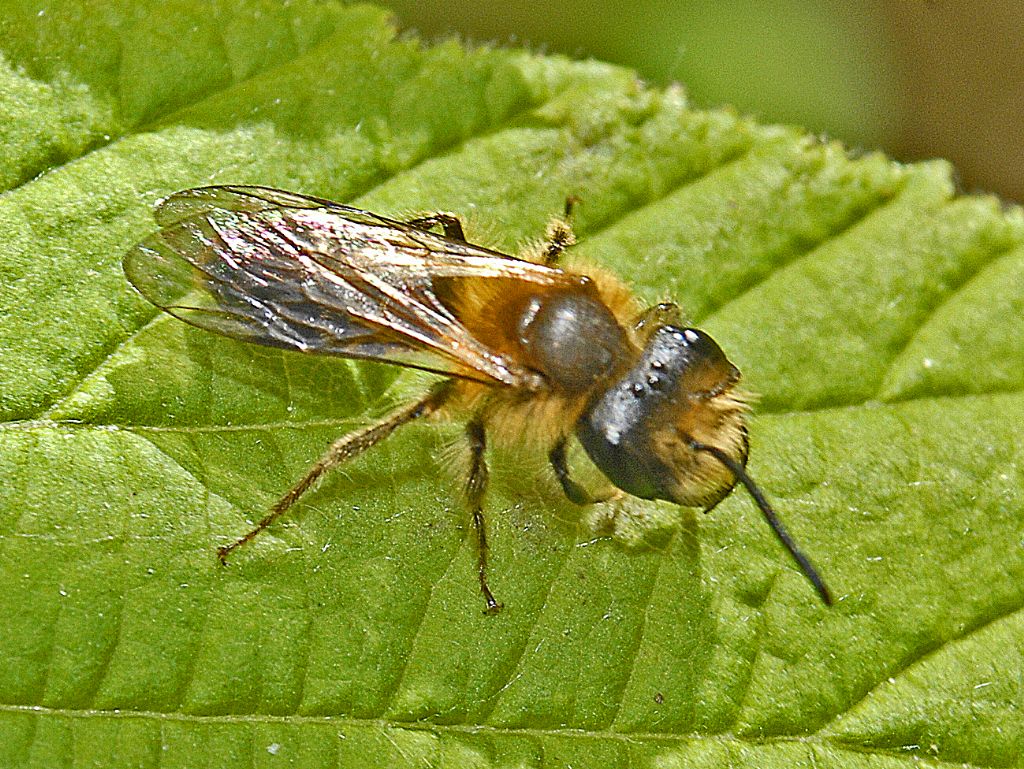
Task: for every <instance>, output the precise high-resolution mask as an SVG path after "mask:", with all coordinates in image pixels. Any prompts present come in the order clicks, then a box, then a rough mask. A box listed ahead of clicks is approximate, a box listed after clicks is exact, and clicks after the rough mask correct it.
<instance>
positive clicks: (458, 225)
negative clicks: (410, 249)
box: [405, 212, 467, 243]
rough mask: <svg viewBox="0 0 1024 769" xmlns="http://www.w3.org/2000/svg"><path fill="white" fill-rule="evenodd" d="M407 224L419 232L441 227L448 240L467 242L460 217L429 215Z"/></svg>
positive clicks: (438, 214) (439, 214) (442, 214)
mask: <svg viewBox="0 0 1024 769" xmlns="http://www.w3.org/2000/svg"><path fill="white" fill-rule="evenodd" d="M405 223H406V224H408V225H409V226H410V227H415V228H416V229H418V230H429V229H430V228H431V227H440V228H441V229H442V230H444V236H445V237H446V238H451V239H452V240H458V241H461V242H462V243H465V242H467V241H466V234H465V233H464V232H463V231H462V222H461V221H459V217H457V216H456V215H455V214H446V213H442V212H437V213H433V214H428V215H427V216H418V217H416V218H415V219H409V220H408V221H407V222H405Z"/></svg>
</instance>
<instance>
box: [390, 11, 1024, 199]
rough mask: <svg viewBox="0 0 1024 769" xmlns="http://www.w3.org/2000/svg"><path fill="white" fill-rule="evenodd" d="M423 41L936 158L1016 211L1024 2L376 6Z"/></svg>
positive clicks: (1023, 127) (1023, 96) (1020, 185)
mask: <svg viewBox="0 0 1024 769" xmlns="http://www.w3.org/2000/svg"><path fill="white" fill-rule="evenodd" d="M384 5H386V6H388V7H390V8H391V9H393V11H394V13H395V15H396V16H397V18H398V21H399V25H400V27H401V28H402V29H406V30H415V31H417V32H419V33H420V34H421V35H422V36H424V37H426V38H427V39H440V38H445V37H450V36H452V35H456V36H458V37H460V38H462V39H467V40H470V41H475V42H495V43H498V44H506V45H527V46H529V47H531V48H532V49H534V50H538V51H546V52H551V53H565V54H569V55H571V56H574V57H578V58H584V57H594V58H598V59H603V60H605V61H610V62H615V63H618V64H623V65H626V66H629V67H632V68H634V69H636V70H637V71H638V72H639V73H640V75H641V76H642V77H643V78H645V79H646V80H648V81H649V82H651V83H653V84H660V85H664V84H667V83H670V82H679V83H682V84H683V85H684V86H685V87H686V89H687V91H688V92H689V94H690V97H691V100H692V102H693V103H694V104H695V105H697V106H703V107H713V106H718V105H727V104H728V105H733V106H735V107H736V108H737V109H738V110H739V111H741V112H743V113H746V114H750V115H753V116H755V117H757V118H758V119H760V120H761V121H762V122H784V123H793V124H797V125H801V126H804V127H806V128H808V129H810V130H812V131H815V132H819V133H823V134H827V135H829V136H831V137H834V138H838V139H841V140H843V141H844V142H845V143H846V144H848V145H849V146H851V147H855V148H861V149H867V150H870V149H882V150H884V151H885V152H887V153H888V154H889V155H891V156H892V157H895V158H896V159H898V160H904V161H911V160H919V159H924V158H932V157H944V158H947V159H949V160H951V161H953V163H954V164H955V166H956V168H957V170H958V173H959V179H960V183H961V185H962V187H963V188H964V189H965V190H967V191H978V190H984V191H991V192H996V193H998V194H1000V195H1002V196H1003V197H1004V198H1007V199H1010V200H1014V201H1018V202H1019V201H1024V154H1022V152H1021V147H1022V146H1024V120H1022V116H1024V114H1022V104H1024V57H1022V53H1024V50H1022V40H1024V0H973V1H972V2H963V1H962V0H961V1H960V2H957V1H956V0H890V1H889V2H883V0H763V1H762V0H742V1H741V0H720V1H719V2H697V0H619V1H618V2H614V1H613V0H561V2H551V0H504V1H502V2H497V1H495V0H447V1H445V2H442V0H385V1H384Z"/></svg>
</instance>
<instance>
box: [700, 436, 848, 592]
mask: <svg viewBox="0 0 1024 769" xmlns="http://www.w3.org/2000/svg"><path fill="white" fill-rule="evenodd" d="M690 447H691V448H692V449H694V450H695V451H704V452H707V453H708V454H710V455H711V456H713V457H714V458H715V459H717V460H718V461H719V462H721V463H722V464H723V465H725V466H726V467H727V468H729V472H731V473H732V474H733V475H734V476H735V478H736V480H737V481H739V482H740V483H742V484H743V485H744V486H746V488H747V491H749V492H750V496H751V497H753V498H754V502H756V503H757V506H758V507H759V508H761V512H762V513H763V514H764V517H765V520H766V521H768V525H769V526H771V527H772V531H774V532H775V536H777V537H778V538H779V540H780V541H781V542H782V544H783V545H785V546H786V549H787V550H788V551H789V554H790V555H791V556H793V560H794V561H796V563H797V565H798V566H799V567H800V571H802V572H803V573H804V576H806V577H807V579H809V580H810V581H811V584H812V585H814V589H815V590H817V591H818V595H820V596H821V600H822V601H824V602H825V605H826V606H831V605H832V603H833V601H832V593H831V592H829V589H828V587H827V586H826V585H825V581H824V580H823V579H822V578H821V576H820V575H819V574H818V571H817V570H816V569H815V568H814V566H813V565H812V564H811V562H810V560H809V559H808V558H807V556H806V555H804V554H803V553H802V552H801V551H800V548H798V547H797V546H796V542H794V541H793V538H792V537H790V536H789V532H788V531H786V529H785V527H784V526H783V525H782V521H780V520H779V516H777V515H776V514H775V511H774V510H773V509H772V506H771V505H770V504H768V500H767V499H766V498H765V496H764V494H762V493H761V489H759V488H758V487H757V484H756V483H754V479H753V478H751V477H750V476H749V475H747V471H746V470H745V469H744V467H743V465H741V464H740V463H739V462H737V461H736V460H735V459H733V458H732V457H730V456H729V455H728V454H726V453H725V452H724V451H722V450H721V449H720V448H718V447H717V446H708V445H707V444H705V443H698V442H697V441H690Z"/></svg>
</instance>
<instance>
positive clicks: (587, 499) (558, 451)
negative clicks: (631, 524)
mask: <svg viewBox="0 0 1024 769" xmlns="http://www.w3.org/2000/svg"><path fill="white" fill-rule="evenodd" d="M566 443H567V439H566V438H561V439H559V441H558V443H556V444H555V446H554V448H553V449H551V452H550V453H549V454H548V461H549V462H551V469H552V470H554V471H555V477H556V478H558V482H559V483H560V484H562V491H563V492H565V496H566V497H567V498H568V500H569V501H570V502H573V503H575V504H577V505H592V504H594V503H596V502H604V501H605V499H601V498H598V497H595V496H593V495H592V494H591V493H590V492H589V491H587V490H586V489H585V488H583V487H582V486H580V484H578V483H576V481H574V480H573V479H572V478H571V477H570V476H569V463H568V462H567V460H566V456H565V446H566Z"/></svg>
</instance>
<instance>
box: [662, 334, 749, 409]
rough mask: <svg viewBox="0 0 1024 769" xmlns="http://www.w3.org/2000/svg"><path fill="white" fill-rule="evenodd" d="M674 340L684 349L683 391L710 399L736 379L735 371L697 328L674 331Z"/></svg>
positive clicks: (707, 337)
mask: <svg viewBox="0 0 1024 769" xmlns="http://www.w3.org/2000/svg"><path fill="white" fill-rule="evenodd" d="M676 339H677V340H679V341H680V342H681V343H682V345H683V346H684V347H685V350H686V352H685V357H686V365H685V367H683V369H682V371H681V372H680V385H681V386H682V388H683V390H684V391H686V392H690V393H694V394H701V395H709V396H712V397H713V396H715V395H718V394H720V393H721V392H723V391H724V390H726V389H728V388H729V387H730V386H732V385H734V384H736V382H737V381H738V380H739V378H740V372H739V369H737V368H736V367H735V366H734V365H732V363H730V362H729V359H728V358H726V357H725V353H724V352H722V348H721V347H719V346H718V343H717V342H716V341H715V340H714V339H712V338H711V337H710V336H708V335H707V334H705V333H704V332H703V331H701V330H700V329H697V328H684V329H682V330H678V331H677V332H676Z"/></svg>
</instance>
